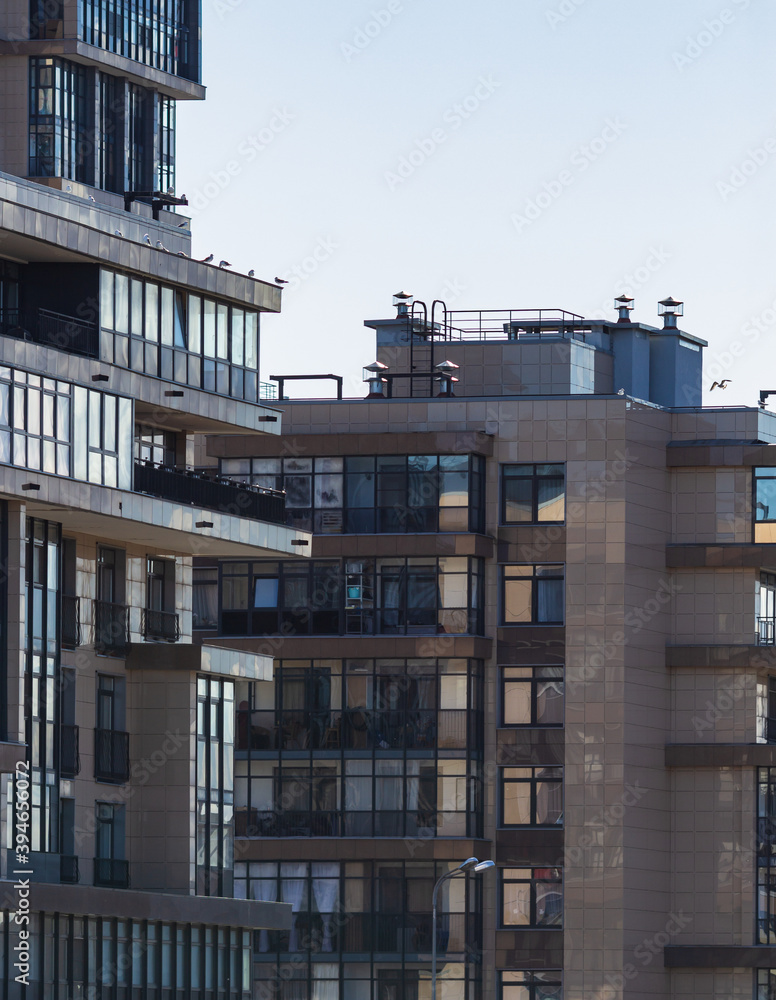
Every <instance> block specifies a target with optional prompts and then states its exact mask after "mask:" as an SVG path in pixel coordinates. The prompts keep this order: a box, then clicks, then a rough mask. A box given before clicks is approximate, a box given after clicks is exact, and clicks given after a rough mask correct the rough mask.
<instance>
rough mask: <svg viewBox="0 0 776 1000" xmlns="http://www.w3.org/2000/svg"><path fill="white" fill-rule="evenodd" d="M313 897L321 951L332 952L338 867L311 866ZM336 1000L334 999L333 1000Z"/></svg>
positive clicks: (337, 897)
mask: <svg viewBox="0 0 776 1000" xmlns="http://www.w3.org/2000/svg"><path fill="white" fill-rule="evenodd" d="M312 876H313V896H314V897H315V905H316V906H317V907H318V912H319V913H320V915H321V923H322V924H323V943H322V944H321V951H332V944H331V920H332V916H333V914H334V913H335V911H336V910H337V909H338V906H337V903H338V901H339V865H338V864H337V863H336V862H333V863H321V864H313V866H312ZM334 1000H336V997H335V998H334Z"/></svg>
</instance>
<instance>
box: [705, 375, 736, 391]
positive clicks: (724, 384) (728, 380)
mask: <svg viewBox="0 0 776 1000" xmlns="http://www.w3.org/2000/svg"><path fill="white" fill-rule="evenodd" d="M732 381H733V379H732V378H723V379H722V381H721V382H715V383H714V384H713V385H712V387H711V389H709V392H711V391H712V389H716V388H718V387H719V388H720V389H727V387H728V385H729V384H730V383H731V382H732Z"/></svg>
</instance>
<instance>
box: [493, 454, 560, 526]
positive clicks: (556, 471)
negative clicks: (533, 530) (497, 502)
mask: <svg viewBox="0 0 776 1000" xmlns="http://www.w3.org/2000/svg"><path fill="white" fill-rule="evenodd" d="M565 518H566V474H565V466H564V465H502V466H501V523H502V524H562V523H563V521H564V520H565Z"/></svg>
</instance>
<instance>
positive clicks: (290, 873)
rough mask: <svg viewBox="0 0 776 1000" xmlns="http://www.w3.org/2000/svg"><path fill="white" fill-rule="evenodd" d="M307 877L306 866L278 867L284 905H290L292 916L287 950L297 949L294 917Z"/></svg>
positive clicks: (299, 907)
mask: <svg viewBox="0 0 776 1000" xmlns="http://www.w3.org/2000/svg"><path fill="white" fill-rule="evenodd" d="M306 875H307V864H306V863H304V862H302V863H301V864H291V863H286V864H282V865H281V866H280V886H281V893H282V897H283V902H284V903H290V904H291V910H292V914H293V916H292V917H291V934H290V935H289V939H288V950H289V951H296V950H297V948H298V936H297V929H296V915H297V913H299V911H300V910H301V908H302V901H303V900H304V895H305V885H306V878H305V876H306Z"/></svg>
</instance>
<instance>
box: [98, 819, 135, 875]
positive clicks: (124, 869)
mask: <svg viewBox="0 0 776 1000" xmlns="http://www.w3.org/2000/svg"><path fill="white" fill-rule="evenodd" d="M94 812H95V834H94V849H95V853H94V884H95V885H104V886H109V887H113V888H117V889H126V888H127V886H128V885H129V866H128V864H127V861H126V859H125V857H124V850H125V846H124V845H125V835H126V834H125V827H126V806H123V805H116V804H115V803H113V802H95V804H94Z"/></svg>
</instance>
